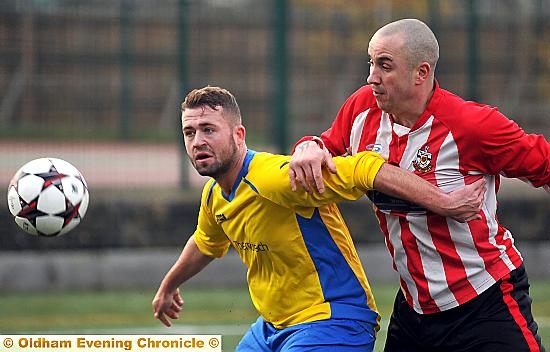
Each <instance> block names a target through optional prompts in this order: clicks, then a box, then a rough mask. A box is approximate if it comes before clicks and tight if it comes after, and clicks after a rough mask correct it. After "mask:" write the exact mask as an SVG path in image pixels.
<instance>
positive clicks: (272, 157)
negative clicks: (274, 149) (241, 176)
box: [246, 152, 290, 186]
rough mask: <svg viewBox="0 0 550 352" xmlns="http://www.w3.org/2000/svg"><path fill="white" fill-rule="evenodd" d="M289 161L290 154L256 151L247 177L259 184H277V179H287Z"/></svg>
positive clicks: (253, 182)
mask: <svg viewBox="0 0 550 352" xmlns="http://www.w3.org/2000/svg"><path fill="white" fill-rule="evenodd" d="M289 162H290V155H280V154H271V153H267V152H259V153H256V154H255V155H254V158H253V159H252V160H251V161H250V166H249V168H248V173H247V175H246V179H247V180H248V181H250V182H251V183H252V184H254V185H257V186H260V185H269V184H275V181H276V180H277V179H285V180H286V179H287V178H288V164H289Z"/></svg>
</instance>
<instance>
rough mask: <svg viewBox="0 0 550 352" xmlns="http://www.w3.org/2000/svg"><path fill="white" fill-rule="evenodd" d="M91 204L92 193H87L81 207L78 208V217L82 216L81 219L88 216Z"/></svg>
mask: <svg viewBox="0 0 550 352" xmlns="http://www.w3.org/2000/svg"><path fill="white" fill-rule="evenodd" d="M89 202H90V193H88V191H86V192H85V193H84V197H82V201H81V202H80V206H79V207H78V215H80V217H81V218H83V217H84V215H86V211H87V210H88V203H89Z"/></svg>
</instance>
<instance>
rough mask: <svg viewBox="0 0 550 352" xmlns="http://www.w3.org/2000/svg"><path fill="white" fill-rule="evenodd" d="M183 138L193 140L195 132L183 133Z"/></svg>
mask: <svg viewBox="0 0 550 352" xmlns="http://www.w3.org/2000/svg"><path fill="white" fill-rule="evenodd" d="M183 136H184V137H185V138H193V137H194V136H195V131H191V130H187V131H183Z"/></svg>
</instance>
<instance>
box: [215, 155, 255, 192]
mask: <svg viewBox="0 0 550 352" xmlns="http://www.w3.org/2000/svg"><path fill="white" fill-rule="evenodd" d="M246 152H247V149H246V146H245V147H244V150H242V149H239V152H238V157H236V158H235V163H234V164H233V165H232V167H231V168H230V169H229V170H228V171H227V172H226V173H224V174H223V175H221V176H220V177H217V178H216V182H217V183H218V184H219V185H220V187H221V189H222V191H223V193H225V194H226V195H230V194H231V191H232V189H233V185H234V184H235V181H236V180H237V177H238V176H239V174H240V173H241V169H242V167H243V163H244V159H245V157H246Z"/></svg>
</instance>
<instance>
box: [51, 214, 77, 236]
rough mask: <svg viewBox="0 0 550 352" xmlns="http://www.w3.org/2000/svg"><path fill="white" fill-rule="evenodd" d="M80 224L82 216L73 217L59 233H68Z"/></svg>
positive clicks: (59, 234)
mask: <svg viewBox="0 0 550 352" xmlns="http://www.w3.org/2000/svg"><path fill="white" fill-rule="evenodd" d="M78 224H80V218H79V217H77V218H73V219H72V220H71V221H69V223H68V224H67V225H65V227H64V228H62V229H61V231H60V232H59V233H58V234H57V235H58V236H61V235H64V234H66V233H67V232H69V231H71V230H72V229H74V228H75V227H76V226H77V225H78Z"/></svg>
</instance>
